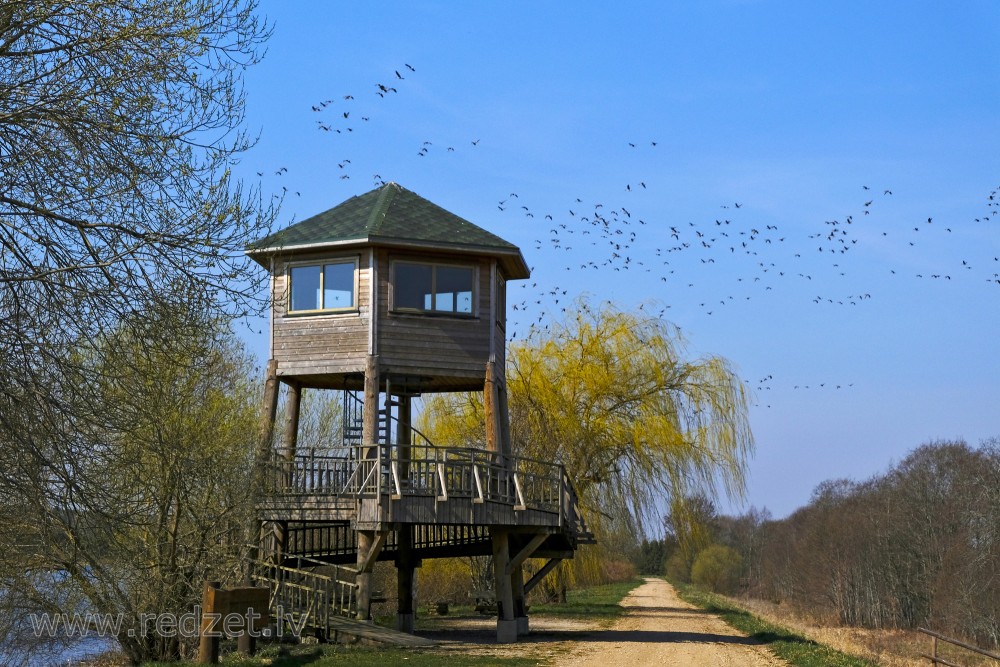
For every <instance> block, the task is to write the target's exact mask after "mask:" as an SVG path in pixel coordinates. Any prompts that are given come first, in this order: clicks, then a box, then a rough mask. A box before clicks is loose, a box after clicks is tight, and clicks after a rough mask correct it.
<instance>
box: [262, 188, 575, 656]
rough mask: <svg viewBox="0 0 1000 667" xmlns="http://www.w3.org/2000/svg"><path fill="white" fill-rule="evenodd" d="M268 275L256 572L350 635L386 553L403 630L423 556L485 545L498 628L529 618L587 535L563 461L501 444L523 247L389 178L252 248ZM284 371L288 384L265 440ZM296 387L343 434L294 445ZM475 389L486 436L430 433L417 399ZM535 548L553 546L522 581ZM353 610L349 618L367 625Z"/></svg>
mask: <svg viewBox="0 0 1000 667" xmlns="http://www.w3.org/2000/svg"><path fill="white" fill-rule="evenodd" d="M247 254H248V255H249V256H250V257H251V258H253V259H254V260H255V261H257V262H258V263H260V264H261V265H262V266H264V267H265V268H266V269H267V270H268V271H269V272H270V276H271V299H272V313H271V347H270V362H269V364H268V383H267V392H266V393H267V396H266V398H265V419H266V423H267V429H266V430H267V431H268V433H267V436H266V437H265V442H266V443H267V444H266V451H262V453H261V459H262V461H261V463H262V469H263V470H264V476H265V488H266V492H265V495H264V497H262V498H261V499H260V501H259V503H258V505H257V514H258V519H259V521H260V524H261V528H262V530H261V549H260V555H259V558H258V562H257V568H256V575H255V576H256V577H257V579H258V581H260V582H261V583H262V585H264V584H266V585H268V586H270V588H271V604H272V605H273V606H277V605H281V606H282V607H283V609H284V610H285V612H286V613H287V612H288V611H289V610H291V611H293V613H297V614H300V615H304V616H306V617H307V618H305V621H306V625H310V626H312V627H314V628H316V629H317V631H319V632H320V633H336V632H346V633H347V634H352V633H353V634H358V633H355V632H353V631H352V630H351V629H350V628H349V627H347V626H345V622H347V621H345V619H349V618H354V619H356V620H361V621H365V620H367V619H369V618H370V608H371V603H372V590H371V584H370V580H371V572H372V568H373V567H374V564H375V562H376V561H378V560H392V561H394V563H395V565H396V568H397V574H398V576H397V582H398V585H397V596H398V611H397V613H398V617H397V628H398V629H399V630H401V631H403V632H406V633H412V631H413V620H414V611H415V609H414V595H413V591H414V583H415V571H416V568H417V567H419V565H420V563H421V561H422V560H423V559H425V558H435V557H449V556H468V555H492V556H493V563H494V570H495V572H494V585H495V599H496V601H497V603H498V612H499V613H498V620H497V638H498V641H504V642H510V641H516V640H517V636H518V635H519V634H525V633H527V631H528V619H527V615H526V613H525V604H524V596H525V594H526V593H527V592H528V591H529V590H530V589H531V588H532V587H533V586H535V585H536V584H537V583H538V582H539V581H541V579H542V578H543V577H544V576H545V575H546V574H547V573H548V572H550V571H551V570H552V569H553V568H554V567H555V566H556V565H558V563H559V562H560V561H561V560H562V559H565V558H571V557H572V556H573V553H574V551H575V549H576V548H577V546H578V545H579V544H581V543H586V542H591V541H593V538H592V536H591V535H590V533H589V532H588V530H587V528H586V524H585V522H584V520H583V517H582V516H581V514H580V511H579V508H578V505H577V502H576V495H575V491H574V490H573V486H572V484H571V483H570V480H569V479H568V477H567V476H566V472H565V470H564V469H563V468H562V466H560V465H557V464H555V463H553V462H545V461H538V460H532V459H527V458H524V457H519V456H516V455H515V454H514V453H513V452H512V451H511V444H510V430H509V420H508V416H507V392H506V383H505V378H504V365H505V356H506V340H505V327H506V306H505V304H506V298H505V297H506V291H507V282H508V281H510V280H523V279H526V278H528V277H529V270H528V267H527V265H526V264H525V262H524V258H523V257H522V255H521V252H520V250H519V249H518V248H517V247H516V246H514V245H512V244H510V243H508V242H507V241H504V240H503V239H501V238H499V237H498V236H495V235H494V234H491V233H490V232H488V231H486V230H484V229H481V228H480V227H477V226H476V225H473V224H472V223H470V222H468V221H466V220H463V219H462V218H460V217H458V216H456V215H454V214H452V213H449V212H448V211H446V210H444V209H443V208H441V207H439V206H437V205H435V204H433V203H431V202H430V201H428V200H426V199H424V198H422V197H420V196H418V195H416V194H414V193H413V192H410V191H409V190H406V189H405V188H402V187H400V186H399V185H397V184H395V183H389V184H387V185H384V186H382V187H380V188H378V189H376V190H372V191H371V192H368V193H366V194H363V195H360V196H357V197H353V198H351V199H349V200H347V201H345V202H343V203H342V204H340V205H338V206H336V207H334V208H332V209H330V210H329V211H326V212H324V213H321V214H319V215H317V216H314V217H312V218H309V219H307V220H304V221H302V222H300V223H297V224H295V225H292V226H290V227H288V228H286V229H284V230H282V231H280V232H277V233H275V234H273V235H271V236H269V237H267V238H265V239H262V240H260V241H258V242H257V243H255V244H253V245H252V246H251V247H250V248H249V249H248V251H247ZM278 383H282V384H284V385H285V386H286V387H287V400H286V402H285V410H286V415H285V419H284V428H283V431H282V433H281V437H280V444H279V446H278V448H277V449H276V450H272V448H271V445H270V443H271V440H272V438H271V435H272V434H273V431H274V422H275V416H276V407H277V396H278ZM306 389H310V390H311V389H323V390H337V391H340V392H342V396H343V414H342V417H343V419H342V424H343V427H342V429H341V431H342V433H341V437H339V438H337V441H336V442H332V443H323V445H322V446H319V447H317V446H311V447H300V446H299V445H298V442H297V440H298V431H299V428H298V422H299V406H300V401H301V398H302V393H303V391H305V390H306ZM469 391H482V392H484V404H485V408H486V410H485V411H486V422H487V423H486V442H485V443H483V444H482V446H481V447H473V448H470V447H449V446H444V445H445V444H446V443H437V444H432V443H430V442H429V441H428V440H427V439H426V438H425V437H423V436H422V435H421V434H420V433H419V432H417V430H416V429H414V428H413V426H412V424H411V419H412V399H413V398H416V397H419V396H420V395H422V394H426V393H431V392H469ZM528 558H544V559H547V562H546V564H545V565H544V566H543V567H541V568H540V569H539V570H538V571H537V572H536V573H534V575H533V576H532V577H530V578H529V579H528V580H527V581H526V580H525V578H524V573H523V565H524V563H525V561H526V560H527V559H528ZM356 620H355V621H354V625H360V624H358V623H357V622H356Z"/></svg>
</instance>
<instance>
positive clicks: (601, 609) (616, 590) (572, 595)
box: [529, 579, 642, 621]
mask: <svg viewBox="0 0 1000 667" xmlns="http://www.w3.org/2000/svg"><path fill="white" fill-rule="evenodd" d="M641 583H642V580H641V579H633V580H632V581H626V582H622V583H618V584H605V585H603V586H594V587H592V588H584V589H581V590H577V591H569V592H568V593H567V594H566V604H558V603H545V604H533V605H531V611H530V612H529V615H530V616H567V617H584V616H585V617H587V618H590V619H600V620H607V621H612V620H614V619H616V618H618V617H619V616H621V615H622V614H624V613H625V608H624V607H622V606H621V605H620V604H619V603H620V602H621V601H622V600H623V599H624V598H625V596H626V595H628V594H629V593H630V592H631V591H632V589H634V588H635V587H636V586H638V585H639V584H641Z"/></svg>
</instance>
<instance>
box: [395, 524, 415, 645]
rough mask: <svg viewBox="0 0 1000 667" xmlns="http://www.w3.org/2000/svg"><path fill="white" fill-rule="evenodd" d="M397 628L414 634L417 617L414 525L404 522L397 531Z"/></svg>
mask: <svg viewBox="0 0 1000 667" xmlns="http://www.w3.org/2000/svg"><path fill="white" fill-rule="evenodd" d="M396 544H397V552H396V599H397V600H398V601H399V602H398V604H397V607H396V629H397V630H399V631H400V632H407V633H409V634H413V625H414V621H415V619H416V614H415V612H416V605H415V604H414V594H413V592H414V590H415V589H416V583H417V582H416V576H415V575H416V567H415V561H414V558H413V526H412V525H411V524H403V525H401V526H400V527H399V531H398V532H397V533H396Z"/></svg>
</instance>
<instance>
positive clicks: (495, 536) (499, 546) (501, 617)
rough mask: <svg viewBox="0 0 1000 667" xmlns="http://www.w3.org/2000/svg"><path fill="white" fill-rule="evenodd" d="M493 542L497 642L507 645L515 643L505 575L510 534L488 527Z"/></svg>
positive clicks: (508, 580) (512, 605) (515, 638)
mask: <svg viewBox="0 0 1000 667" xmlns="http://www.w3.org/2000/svg"><path fill="white" fill-rule="evenodd" d="M490 536H491V538H492V540H493V581H494V585H495V587H496V590H495V591H494V595H495V596H496V600H497V642H498V643H501V644H509V643H511V642H516V641H517V621H516V620H515V617H514V593H513V590H512V589H511V585H510V582H511V578H510V575H509V574H507V566H508V565H509V563H510V533H508V532H507V531H506V530H503V529H502V528H498V527H496V526H491V527H490Z"/></svg>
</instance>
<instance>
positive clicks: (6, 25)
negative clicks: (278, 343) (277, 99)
mask: <svg viewBox="0 0 1000 667" xmlns="http://www.w3.org/2000/svg"><path fill="white" fill-rule="evenodd" d="M256 5H257V2H256V0H145V1H143V2H131V1H128V0H81V1H79V2H66V1H61V0H33V1H28V0H8V1H6V2H4V3H2V4H0V515H2V516H0V519H2V524H0V525H2V529H0V543H2V547H3V549H4V552H5V558H4V563H3V566H2V567H0V575H2V576H3V580H2V581H0V586H2V587H3V589H4V591H5V593H8V595H6V596H5V598H4V602H5V603H8V606H11V605H12V604H13V602H12V601H13V600H14V597H15V596H14V595H13V593H17V596H16V597H17V599H18V600H19V601H20V602H19V603H23V604H22V606H21V607H19V608H18V609H13V608H12V607H11V609H10V611H13V612H18V611H23V610H25V609H36V610H43V611H57V610H59V611H66V610H67V609H68V608H69V607H71V606H72V604H76V600H85V601H86V603H87V604H88V605H90V607H91V608H93V609H96V610H98V611H112V612H120V613H125V614H126V615H131V614H134V613H135V612H136V611H139V610H141V609H143V605H144V604H146V602H144V601H148V600H151V599H155V600H158V601H159V602H160V603H161V604H162V605H164V606H166V607H169V609H168V610H170V611H177V610H178V609H180V608H182V607H183V606H184V605H186V604H188V603H189V601H190V597H189V593H190V589H191V586H192V581H196V580H197V577H200V576H203V575H204V573H205V572H206V567H207V565H206V564H211V563H213V562H215V563H219V561H218V560H214V561H213V558H214V557H215V555H217V554H216V553H215V552H214V551H213V547H214V546H218V545H219V544H221V543H223V542H225V540H229V539H237V538H233V537H226V536H225V535H228V532H226V531H229V526H230V525H243V524H240V523H239V522H238V521H236V520H235V519H232V520H231V518H232V517H234V516H235V513H236V512H237V510H236V506H230V505H229V504H228V503H229V502H230V500H229V499H238V498H239V497H240V496H239V495H234V493H235V491H236V490H239V489H240V487H239V486H238V485H237V486H233V485H231V484H230V482H231V481H232V480H239V479H242V477H241V474H242V473H239V474H235V475H232V476H231V477H226V478H224V479H223V478H214V477H211V476H206V475H205V474H204V473H205V472H206V471H212V470H213V469H216V470H218V471H219V472H226V468H227V466H228V467H229V468H232V469H234V470H237V471H238V472H239V471H241V470H242V466H243V463H244V462H243V461H242V459H240V458H239V456H238V455H237V454H234V453H233V452H232V450H231V449H230V448H229V445H228V444H227V445H225V446H223V443H229V444H231V443H232V440H229V439H225V438H223V437H222V431H225V434H226V436H227V438H228V437H230V436H231V437H233V438H239V439H246V438H249V437H250V436H249V435H248V434H247V433H244V432H242V431H241V429H242V426H238V425H237V424H238V423H239V422H240V419H239V418H238V417H233V416H232V415H231V414H230V415H229V416H228V417H225V418H224V421H227V422H231V424H232V428H229V427H224V426H223V425H222V423H221V422H220V421H218V420H219V419H223V417H222V415H224V414H227V413H226V410H225V409H223V408H225V406H226V403H227V401H228V402H234V403H233V405H231V406H229V407H230V408H232V409H233V410H236V411H237V412H239V410H240V409H242V408H241V407H240V406H241V405H242V403H241V401H242V400H243V399H244V398H245V396H246V390H245V387H242V386H241V385H239V382H242V380H239V381H237V379H235V378H238V377H241V373H242V372H243V371H244V370H245V368H244V367H243V366H242V365H241V364H240V363H238V362H237V361H235V360H232V359H230V360H228V361H226V359H225V357H226V354H225V353H224V346H223V347H220V345H223V343H224V342H225V339H226V336H225V335H224V334H223V333H220V332H224V331H226V330H227V329H226V321H227V320H229V319H230V318H233V317H237V316H241V315H244V314H246V313H249V312H253V311H256V310H257V309H259V308H260V307H261V305H262V302H261V301H260V300H259V298H258V297H259V295H260V294H261V290H260V289H259V287H260V285H259V284H258V281H259V280H261V279H262V277H261V276H260V275H259V272H258V271H256V270H255V269H254V268H253V267H251V266H250V265H249V263H248V261H247V260H246V258H245V256H244V254H243V250H244V249H245V247H246V245H247V244H248V243H249V242H251V241H253V240H256V239H257V238H260V237H261V236H263V235H265V234H267V233H269V231H270V228H271V224H272V222H273V220H274V218H275V215H276V203H275V201H274V200H267V201H266V200H265V199H264V198H263V196H262V194H261V192H260V190H259V188H257V187H253V186H250V187H247V186H244V184H243V183H241V182H240V181H238V180H237V179H235V178H233V176H232V173H231V168H232V167H233V165H234V164H236V162H237V161H238V159H239V158H240V157H241V155H242V154H243V153H245V152H246V151H247V150H248V149H249V148H250V147H251V146H252V145H253V141H254V139H253V137H252V136H251V135H248V134H247V133H246V132H245V131H244V130H243V129H242V126H243V120H244V92H243V88H242V74H243V72H244V70H245V69H246V68H247V67H249V66H252V65H253V64H255V63H256V62H258V61H259V59H260V57H261V55H262V53H263V46H264V43H265V42H266V40H267V38H268V36H269V33H270V28H269V26H267V25H266V24H265V23H264V22H262V21H261V19H259V18H258V16H257V6H256ZM172 312H175V313H178V314H179V316H178V317H175V318H172V319H171V318H167V317H165V315H166V314H168V313H172ZM206 323H209V324H210V325H211V326H209V327H208V328H206ZM154 325H156V326H154ZM157 326H158V327H160V328H156V327H157ZM151 327H152V328H151ZM206 336H207V339H206ZM220 350H222V351H223V352H220ZM218 354H222V357H219V356H218ZM213 355H214V356H213ZM192 359H193V360H195V362H196V363H195V365H194V366H192V365H191V363H192ZM95 360H104V361H106V362H107V363H104V362H102V363H97V362H96V361H95ZM150 360H156V363H150ZM198 364H201V366H202V367H204V368H207V369H213V370H214V372H215V375H214V379H212V380H204V381H195V377H196V373H194V371H196V370H199V366H198ZM170 371H173V372H174V375H170V374H169V372H170ZM185 373H186V375H185ZM227 378H228V379H227ZM130 383H131V384H130ZM157 383H159V385H158V384H157ZM213 383H214V385H215V386H212V385H213ZM115 387H117V388H118V392H117V393H115V391H113V388H115ZM206 401H211V402H206ZM168 408H173V411H168ZM199 410H201V412H198V411H199ZM184 411H187V414H184ZM199 414H200V416H201V421H199V420H197V419H194V417H195V416H196V415H199ZM157 417H158V419H157ZM213 427H218V428H219V429H222V431H219V430H216V431H213V430H212V429H213ZM198 442H201V443H206V442H207V443H209V445H211V446H206V447H201V448H199V447H197V446H195V444H196V443H198ZM241 446H242V445H241ZM242 488H244V489H245V488H246V484H244V485H243V487H242ZM147 491H149V492H148V493H147ZM213 493H219V494H224V495H225V498H226V499H227V500H226V502H224V503H222V504H217V505H212V503H213V502H215V501H216V498H215V497H214V496H213V495H212V494H213ZM244 506H246V503H244ZM164 530H166V532H164ZM220 531H222V532H220ZM29 574H31V575H46V574H48V575H53V574H58V576H59V577H60V579H59V580H58V581H57V582H56V584H55V585H48V584H46V585H35V583H34V582H33V580H32V578H31V577H29V576H27V575H29ZM34 581H35V582H37V581H43V582H44V581H45V576H36V578H35V580H34ZM56 589H58V590H56ZM70 593H72V595H70ZM160 610H164V609H160ZM0 625H2V622H0ZM15 625H16V624H15ZM12 627H13V626H12ZM127 648H128V649H129V652H130V654H131V655H132V656H133V657H134V658H136V659H138V657H137V656H140V655H143V654H144V653H147V654H148V653H149V652H153V653H156V654H160V655H164V656H169V655H175V654H176V653H177V652H178V650H179V647H178V646H176V643H175V645H170V642H159V643H158V644H157V642H156V641H154V640H149V641H148V642H147V643H146V644H145V646H143V645H141V644H140V643H137V642H133V643H132V644H131V645H130V646H128V647H127Z"/></svg>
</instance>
